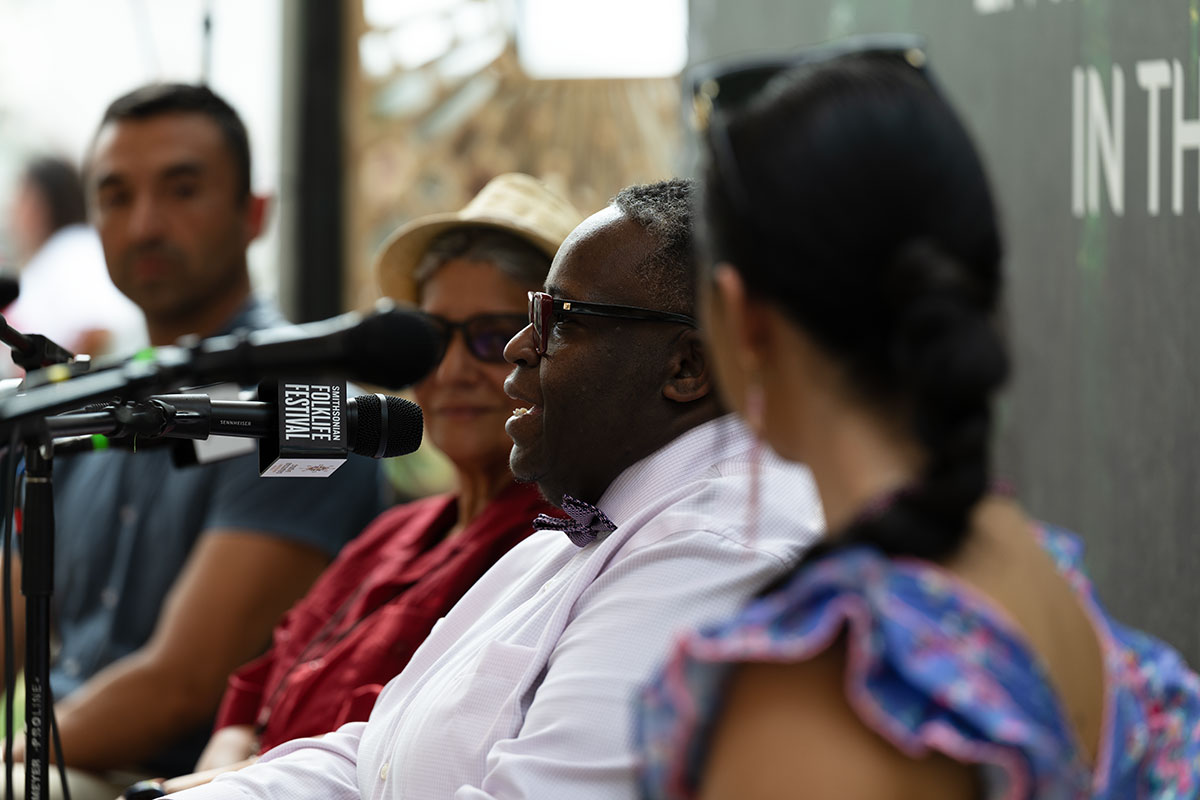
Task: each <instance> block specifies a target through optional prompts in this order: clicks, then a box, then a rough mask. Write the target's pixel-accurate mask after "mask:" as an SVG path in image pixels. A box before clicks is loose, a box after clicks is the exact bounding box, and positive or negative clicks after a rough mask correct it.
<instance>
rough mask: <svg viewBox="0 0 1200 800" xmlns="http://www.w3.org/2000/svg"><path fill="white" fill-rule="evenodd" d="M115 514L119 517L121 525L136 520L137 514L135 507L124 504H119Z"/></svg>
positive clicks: (129, 523)
mask: <svg viewBox="0 0 1200 800" xmlns="http://www.w3.org/2000/svg"><path fill="white" fill-rule="evenodd" d="M117 515H118V517H119V518H120V520H121V524H122V525H132V524H133V523H134V522H136V521H137V515H138V514H137V509H136V508H135V507H134V506H132V505H130V504H126V505H123V506H121V510H120V511H118V512H117Z"/></svg>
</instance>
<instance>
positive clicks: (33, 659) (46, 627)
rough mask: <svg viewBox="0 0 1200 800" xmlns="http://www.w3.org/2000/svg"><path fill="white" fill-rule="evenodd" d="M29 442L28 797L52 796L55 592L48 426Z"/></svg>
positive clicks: (24, 580) (25, 583) (25, 539)
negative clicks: (52, 602)
mask: <svg viewBox="0 0 1200 800" xmlns="http://www.w3.org/2000/svg"><path fill="white" fill-rule="evenodd" d="M24 443H25V505H24V509H25V511H24V529H23V530H22V532H21V593H22V594H24V595H25V797H26V798H30V800H34V799H36V800H47V799H48V798H49V797H50V783H49V780H48V778H49V775H48V765H49V763H50V757H49V756H50V725H51V714H52V713H53V699H52V697H51V694H50V597H51V595H52V594H53V593H54V486H53V482H52V477H53V470H54V462H53V458H54V446H53V444H52V443H51V442H50V438H49V435H48V434H47V432H46V430H45V428H42V429H41V430H40V431H39V430H36V429H35V430H33V431H32V432H31V433H30V434H29V435H27V436H25V437H24Z"/></svg>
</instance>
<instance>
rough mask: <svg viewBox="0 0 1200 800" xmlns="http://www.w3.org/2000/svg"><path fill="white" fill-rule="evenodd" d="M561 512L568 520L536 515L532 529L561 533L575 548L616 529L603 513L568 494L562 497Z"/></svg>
mask: <svg viewBox="0 0 1200 800" xmlns="http://www.w3.org/2000/svg"><path fill="white" fill-rule="evenodd" d="M562 510H563V511H565V512H567V517H569V519H561V518H559V517H550V516H547V515H545V514H538V517H537V519H535V520H534V521H533V527H534V528H536V529H537V530H539V531H562V532H563V533H565V534H566V535H567V538H568V539H570V540H571V543H572V544H574V545H575V546H576V547H583V546H585V545H589V544H591V543H592V542H594V541H596V537H598V536H600V535H602V534H605V533H610V532H611V531H614V530H616V528H617V526H616V524H615V523H614V522H613V521H612V520H611V519H609V518H608V517H606V516H604V512H603V511H601V510H600V509H598V508H596V507H595V506H594V505H592V504H591V503H585V502H583V501H582V500H576V499H575V498H574V497H571V495H569V494H564V495H563V499H562Z"/></svg>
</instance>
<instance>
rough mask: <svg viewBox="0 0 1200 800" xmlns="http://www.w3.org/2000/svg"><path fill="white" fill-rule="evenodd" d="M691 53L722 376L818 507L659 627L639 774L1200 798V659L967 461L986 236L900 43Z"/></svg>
mask: <svg viewBox="0 0 1200 800" xmlns="http://www.w3.org/2000/svg"><path fill="white" fill-rule="evenodd" d="M701 72H702V74H699V75H697V76H696V80H695V87H694V99H695V104H696V111H697V118H698V122H699V123H700V127H701V128H702V130H703V131H704V136H703V144H702V149H703V150H704V152H705V155H706V157H707V158H706V164H705V167H704V171H703V183H702V189H701V194H702V197H701V203H702V206H703V211H704V217H705V223H706V231H705V236H704V241H703V242H702V244H703V245H704V246H705V248H706V250H707V259H706V263H707V264H708V265H709V267H708V268H709V269H710V270H711V275H709V276H707V277H706V279H705V280H702V281H701V284H702V285H707V286H708V288H709V294H708V298H707V302H706V304H705V305H706V306H707V311H708V315H707V323H706V324H707V327H708V334H709V338H710V340H711V342H712V347H713V351H714V358H715V359H716V363H717V366H718V372H719V376H720V378H721V382H722V388H723V392H724V395H725V398H726V400H727V401H728V402H729V403H730V405H732V406H733V407H734V408H736V409H737V410H738V411H739V412H740V413H741V414H742V415H743V416H745V417H746V419H747V420H748V421H749V423H750V425H751V426H752V427H753V428H754V429H755V430H756V431H757V432H758V433H759V435H760V436H761V437H762V438H763V439H764V440H765V441H766V442H767V443H768V444H769V445H770V446H771V447H773V448H774V449H775V450H776V451H778V452H779V453H780V454H781V455H783V456H784V457H786V458H789V459H792V460H796V461H802V462H804V463H806V464H807V465H808V466H809V467H810V468H811V469H812V472H813V475H814V477H815V479H816V483H817V487H818V490H819V492H820V495H821V501H822V503H823V505H824V509H825V514H826V518H827V521H828V529H829V533H828V534H827V536H826V537H825V539H824V540H823V542H822V543H821V544H820V545H819V546H818V547H817V548H815V549H814V550H812V551H811V552H810V553H809V554H808V555H807V556H806V557H805V559H804V560H803V562H802V563H801V564H800V565H798V567H797V568H796V569H795V570H794V571H793V572H792V573H791V574H790V575H789V576H788V577H786V578H785V579H784V580H782V581H780V582H778V583H777V584H776V585H774V586H772V587H770V588H769V589H768V590H767V591H766V592H765V593H764V594H763V595H762V596H761V597H760V598H759V599H758V600H757V601H756V602H754V603H753V604H752V605H751V606H750V607H748V608H747V609H746V610H744V611H743V612H742V614H741V615H740V616H738V617H737V618H736V619H734V620H732V621H730V622H728V623H725V624H722V625H719V626H717V627H715V628H712V629H709V630H706V631H703V632H700V633H695V634H691V635H688V636H686V637H684V639H683V640H682V641H681V642H680V645H679V647H678V649H677V651H676V653H675V655H674V656H673V658H672V660H671V661H670V663H669V664H668V666H667V668H666V670H665V671H664V673H663V676H662V678H661V679H660V681H659V682H658V683H657V684H656V685H655V686H654V687H652V688H651V689H649V690H648V691H647V693H646V695H645V697H644V699H643V706H642V713H641V718H640V723H641V724H640V728H639V730H640V735H641V736H642V741H643V746H644V751H645V763H646V768H645V771H644V774H643V789H644V792H645V794H646V795H647V796H648V797H654V798H660V797H661V798H665V797H671V798H678V797H703V798H709V799H710V800H723V799H725V798H737V800H755V799H756V798H766V797H772V798H776V797H803V798H806V799H808V798H816V799H817V800H820V799H821V798H838V799H839V800H842V799H843V798H896V799H897V800H899V799H900V798H922V800H941V799H942V798H946V799H950V798H953V799H954V800H963V799H965V798H989V799H991V798H1037V799H1038V800H1050V798H1053V799H1054V800H1060V799H1065V798H1072V799H1074V798H1133V797H1155V798H1162V797H1173V798H1182V797H1196V796H1200V681H1198V679H1197V677H1196V675H1195V674H1194V673H1193V672H1192V671H1191V670H1190V669H1189V668H1188V667H1187V665H1186V664H1185V663H1184V662H1183V660H1182V659H1181V658H1180V657H1179V655H1178V654H1177V653H1175V652H1174V651H1173V650H1172V649H1170V648H1169V647H1168V646H1167V645H1165V644H1163V643H1161V642H1158V641H1156V640H1154V639H1152V638H1151V637H1149V636H1146V635H1144V634H1141V633H1138V632H1136V631H1132V630H1130V629H1128V628H1125V627H1123V626H1121V625H1119V624H1118V623H1116V622H1114V621H1112V620H1111V619H1110V618H1109V617H1108V616H1107V615H1106V614H1105V612H1104V611H1103V610H1102V608H1101V606H1100V605H1099V603H1098V601H1097V599H1096V597H1095V596H1094V594H1093V592H1092V589H1091V586H1090V584H1089V582H1088V580H1087V578H1086V577H1085V575H1084V572H1083V569H1082V565H1081V556H1082V553H1081V547H1080V545H1079V543H1078V541H1077V539H1075V538H1074V536H1072V535H1071V534H1069V533H1067V532H1065V531H1062V530H1060V529H1057V528H1054V527H1052V526H1049V525H1044V524H1040V523H1037V522H1034V521H1032V520H1031V519H1029V518H1028V517H1027V516H1026V515H1025V513H1024V512H1023V511H1022V509H1021V507H1020V506H1019V505H1018V503H1017V502H1016V500H1015V499H1014V498H1012V497H1011V496H1010V493H1009V492H1007V491H1005V490H1004V489H1003V488H1002V487H1000V486H998V485H996V484H995V483H993V481H992V479H991V478H990V475H989V440H990V436H991V433H992V406H993V402H994V398H995V395H996V393H997V391H998V390H999V389H1000V387H1001V385H1002V384H1003V382H1004V380H1005V378H1006V376H1007V373H1008V357H1007V353H1006V349H1005V345H1004V342H1003V339H1002V336H1001V334H1000V332H999V329H998V327H997V323H996V317H997V312H998V308H999V304H1000V296H1001V269H1000V262H1001V237H1000V232H999V228H998V223H997V220H996V211H995V208H994V205H993V202H992V198H991V192H990V189H989V187H988V182H987V178H986V175H985V173H984V169H983V166H982V164H981V163H980V160H979V157H978V155H977V153H976V151H975V149H974V147H973V146H972V144H971V141H970V138H969V137H968V135H967V133H966V131H965V129H964V128H963V126H962V124H961V123H960V122H959V120H958V119H957V117H956V115H955V113H954V111H953V110H952V109H951V108H950V106H949V105H948V103H947V102H946V100H945V99H944V97H943V96H942V94H941V93H940V92H939V91H938V89H937V87H936V86H935V85H934V83H933V81H932V78H931V76H930V74H929V73H928V71H927V69H926V65H925V56H924V51H923V50H922V49H921V46H920V42H919V41H916V40H913V39H911V38H909V37H874V38H872V39H868V40H856V41H852V42H847V43H842V44H839V45H834V46H831V47H830V46H827V47H825V48H822V49H818V50H810V51H806V52H805V53H803V54H801V55H799V56H790V57H789V58H788V59H786V60H775V61H764V62H758V63H754V64H747V63H744V62H743V63H741V64H737V65H733V66H731V65H728V64H726V65H720V66H716V67H710V68H707V70H701ZM751 513H752V512H751Z"/></svg>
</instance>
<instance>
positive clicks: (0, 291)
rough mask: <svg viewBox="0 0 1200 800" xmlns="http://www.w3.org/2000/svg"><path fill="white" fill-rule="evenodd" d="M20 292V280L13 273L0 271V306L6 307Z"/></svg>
mask: <svg viewBox="0 0 1200 800" xmlns="http://www.w3.org/2000/svg"><path fill="white" fill-rule="evenodd" d="M20 294H21V281H20V280H19V279H18V278H16V277H14V276H13V275H11V274H9V273H7V272H3V273H0V308H8V307H9V306H10V305H11V304H12V303H13V301H14V300H16V299H17V297H18V296H20Z"/></svg>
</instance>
